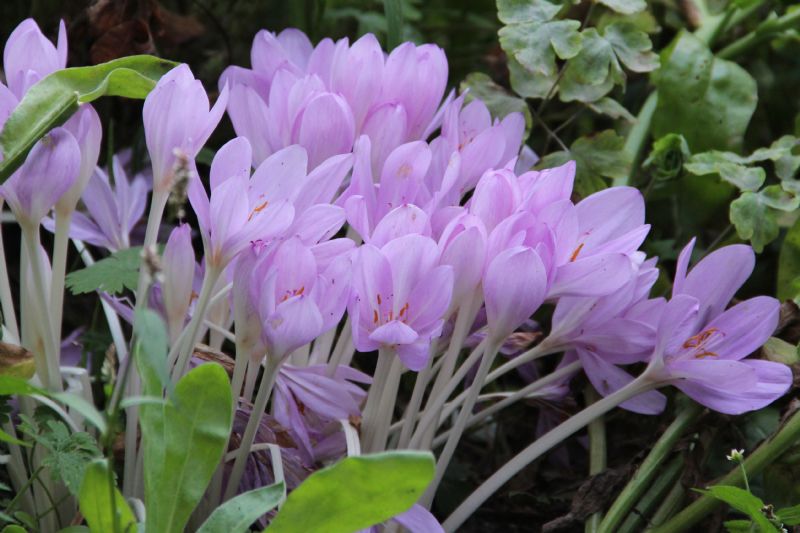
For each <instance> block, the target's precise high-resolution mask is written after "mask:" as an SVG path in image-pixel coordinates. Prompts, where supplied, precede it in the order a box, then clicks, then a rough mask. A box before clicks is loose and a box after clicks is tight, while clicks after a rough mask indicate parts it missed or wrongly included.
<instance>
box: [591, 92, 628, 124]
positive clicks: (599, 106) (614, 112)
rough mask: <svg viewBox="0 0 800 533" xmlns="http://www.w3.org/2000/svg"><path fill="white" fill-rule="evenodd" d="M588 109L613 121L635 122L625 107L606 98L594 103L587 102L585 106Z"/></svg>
mask: <svg viewBox="0 0 800 533" xmlns="http://www.w3.org/2000/svg"><path fill="white" fill-rule="evenodd" d="M587 105H588V106H589V109H591V110H592V111H594V112H595V113H598V114H600V115H606V116H607V117H611V118H613V119H619V118H621V119H624V120H626V121H628V122H636V117H634V116H633V115H631V112H630V111H628V110H627V109H625V107H624V106H623V105H622V104H620V103H619V102H617V101H616V100H614V99H613V98H610V97H608V96H606V97H604V98H601V99H600V100H597V101H596V102H589V103H588V104H587Z"/></svg>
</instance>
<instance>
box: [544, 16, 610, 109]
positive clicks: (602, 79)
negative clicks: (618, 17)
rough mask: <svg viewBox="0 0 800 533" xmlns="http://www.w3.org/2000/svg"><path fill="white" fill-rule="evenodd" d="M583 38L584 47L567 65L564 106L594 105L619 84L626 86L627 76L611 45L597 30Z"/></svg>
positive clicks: (561, 88)
mask: <svg viewBox="0 0 800 533" xmlns="http://www.w3.org/2000/svg"><path fill="white" fill-rule="evenodd" d="M582 36H583V47H582V48H581V50H580V53H579V54H578V55H577V56H576V57H575V58H573V59H572V60H570V61H569V62H567V66H566V68H565V70H564V76H563V77H562V80H561V83H560V84H559V95H560V98H561V100H562V101H564V102H571V101H573V100H577V101H580V102H594V101H596V100H599V99H600V98H602V97H603V96H605V95H606V94H608V93H609V92H610V91H611V89H613V88H614V85H615V84H623V83H624V82H625V73H624V72H623V71H622V67H621V66H620V64H619V62H618V61H617V58H616V56H615V55H614V49H613V48H612V47H611V43H609V42H608V41H607V40H606V39H605V38H603V37H602V36H601V35H600V34H599V33H598V32H597V30H596V29H594V28H589V29H587V30H586V31H584V32H583V33H582Z"/></svg>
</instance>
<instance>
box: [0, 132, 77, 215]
mask: <svg viewBox="0 0 800 533" xmlns="http://www.w3.org/2000/svg"><path fill="white" fill-rule="evenodd" d="M80 162H81V153H80V148H79V147H78V143H77V142H76V141H75V137H73V136H72V134H71V133H70V132H68V131H67V130H66V129H64V128H55V129H53V130H52V131H50V132H49V133H48V134H46V135H45V136H44V137H42V139H41V140H40V141H39V142H38V143H36V145H35V146H34V147H33V149H32V150H31V151H30V153H29V154H28V157H27V159H26V160H25V163H23V165H22V166H21V167H20V168H19V169H18V170H17V171H16V172H14V174H13V175H12V176H11V177H10V178H9V179H8V181H6V182H5V183H4V184H3V185H2V186H0V195H2V197H3V198H4V199H5V200H6V202H8V205H9V207H11V211H13V213H14V216H15V217H16V218H17V220H18V221H19V222H20V224H26V225H29V226H31V227H35V226H38V225H39V222H40V221H41V220H42V218H44V216H45V215H46V214H47V213H48V211H50V210H51V209H52V208H53V206H54V205H55V204H56V202H58V200H59V198H61V196H63V195H64V193H66V192H67V191H68V190H69V188H70V187H71V186H72V184H73V183H74V182H75V180H76V179H77V177H78V171H79V169H80Z"/></svg>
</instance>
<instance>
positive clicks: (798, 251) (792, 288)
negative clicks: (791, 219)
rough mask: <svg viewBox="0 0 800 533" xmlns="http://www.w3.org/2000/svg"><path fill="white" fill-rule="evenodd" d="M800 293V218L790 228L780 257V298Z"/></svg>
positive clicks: (795, 295) (788, 297) (788, 298)
mask: <svg viewBox="0 0 800 533" xmlns="http://www.w3.org/2000/svg"><path fill="white" fill-rule="evenodd" d="M798 295H800V219H798V220H797V221H796V222H795V223H794V225H793V226H792V227H791V228H789V231H788V232H787V233H786V237H785V238H784V239H783V244H782V245H781V253H780V257H779V259H778V299H780V300H791V299H794V298H796V297H797V296H798Z"/></svg>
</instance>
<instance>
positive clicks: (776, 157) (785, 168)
mask: <svg viewBox="0 0 800 533" xmlns="http://www.w3.org/2000/svg"><path fill="white" fill-rule="evenodd" d="M798 147H800V139H798V138H797V137H795V136H793V135H784V136H783V137H781V138H780V139H778V140H776V141H775V142H773V143H772V144H771V145H770V146H769V147H768V148H759V149H758V150H756V151H755V152H753V153H752V154H750V156H749V157H746V158H743V160H744V162H747V163H755V162H759V161H767V160H769V161H772V162H774V164H775V173H776V174H777V175H778V177H779V178H780V179H782V180H789V179H792V178H793V177H794V175H795V173H796V172H797V169H798V168H800V155H795V154H794V151H795V150H796V149H797V148H798Z"/></svg>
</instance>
